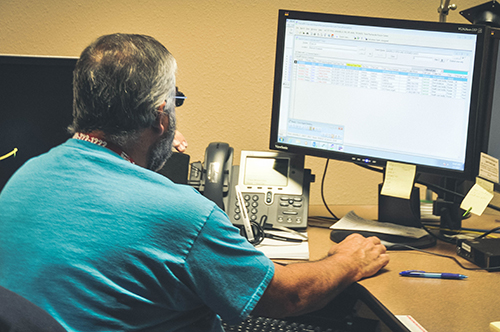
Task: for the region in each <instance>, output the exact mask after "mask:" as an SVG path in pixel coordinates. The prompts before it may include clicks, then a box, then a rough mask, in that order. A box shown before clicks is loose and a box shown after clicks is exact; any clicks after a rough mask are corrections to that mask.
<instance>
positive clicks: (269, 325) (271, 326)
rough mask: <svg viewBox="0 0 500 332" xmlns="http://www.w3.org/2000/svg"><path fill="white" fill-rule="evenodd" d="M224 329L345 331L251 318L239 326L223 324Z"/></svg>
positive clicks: (303, 331)
mask: <svg viewBox="0 0 500 332" xmlns="http://www.w3.org/2000/svg"><path fill="white" fill-rule="evenodd" d="M222 327H223V328H224V330H225V331H226V332H231V331H238V332H256V331H259V332H309V331H311V332H343V331H344V330H339V329H333V328H331V327H326V326H318V325H317V324H311V323H310V322H309V323H308V322H300V321H298V322H297V321H295V320H285V319H274V318H267V317H252V316H249V317H248V318H247V319H246V320H244V321H243V322H241V323H240V324H238V325H228V324H226V323H224V322H223V324H222Z"/></svg>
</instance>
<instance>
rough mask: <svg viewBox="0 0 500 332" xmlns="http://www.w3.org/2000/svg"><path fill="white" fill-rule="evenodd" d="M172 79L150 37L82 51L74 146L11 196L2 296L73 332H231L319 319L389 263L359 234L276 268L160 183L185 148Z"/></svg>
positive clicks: (32, 166) (223, 220)
mask: <svg viewBox="0 0 500 332" xmlns="http://www.w3.org/2000/svg"><path fill="white" fill-rule="evenodd" d="M175 71H176V62H175V60H174V58H173V56H172V55H171V54H170V53H169V52H168V51H167V49H166V48H165V47H164V46H163V45H161V44H160V43H159V42H158V41H156V40H155V39H154V38H151V37H148V36H143V35H129V34H112V35H106V36H102V37H100V38H98V39H97V40H96V41H95V42H93V43H92V44H91V45H90V46H88V47H87V48H86V49H85V50H84V51H83V53H82V54H81V57H80V59H79V60H78V63H77V65H76V68H75V71H74V83H73V84H74V109H73V118H74V120H73V123H72V125H71V126H70V130H71V131H72V132H73V133H74V136H73V138H72V139H69V140H68V141H67V142H65V143H63V144H62V145H60V146H58V147H56V148H54V149H52V150H51V151H49V152H48V153H46V154H44V155H41V156H39V157H35V158H33V159H32V160H30V161H28V162H27V163H26V164H25V165H24V166H23V167H22V168H21V169H20V170H19V171H18V172H16V174H15V175H14V176H13V177H12V178H11V179H10V180H9V182H8V183H7V185H6V186H5V187H4V189H3V191H2V193H1V194H0V215H1V216H2V221H1V223H0V285H2V286H4V287H5V288H8V289H10V290H11V291H14V292H16V293H17V294H19V295H22V296H24V297H25V298H27V299H29V300H30V301H31V302H33V303H35V304H37V305H38V306H40V307H42V308H43V309H45V310H46V311H47V312H49V313H50V314H51V315H52V316H53V317H54V318H55V319H56V320H57V321H59V322H60V323H61V325H63V326H64V327H65V328H66V329H67V330H68V331H195V332H196V331H222V326H221V322H220V317H221V318H222V319H224V320H225V321H227V322H228V323H237V322H239V321H241V320H243V319H244V318H245V317H246V316H248V315H249V314H251V313H252V314H255V315H264V314H265V315H267V316H271V317H284V316H289V315H298V314H301V313H305V312H309V311H312V310H315V309H318V308H320V307H322V306H324V305H325V304H326V303H328V301H330V300H331V299H333V298H334V297H335V296H336V295H337V294H338V293H340V292H341V291H342V290H343V289H345V288H346V287H347V286H348V285H349V284H351V283H352V282H355V281H357V280H359V279H361V278H363V277H368V276H371V275H373V274H375V273H376V272H377V271H379V269H380V268H382V267H383V266H385V265H386V264H387V263H388V261H389V258H388V255H387V254H386V253H385V247H384V246H383V245H381V243H380V241H379V240H378V239H377V238H364V237H362V236H360V235H354V236H351V237H348V238H347V239H346V240H344V241H343V242H342V243H340V244H338V245H333V246H332V248H331V249H330V252H329V253H328V257H326V258H325V259H323V260H321V261H318V262H310V263H299V264H292V265H289V266H280V265H276V264H274V263H273V262H272V261H270V260H269V259H268V258H267V257H265V256H264V255H263V254H262V253H261V252H259V251H258V250H256V249H255V248H254V247H253V246H252V245H251V244H249V243H248V241H246V239H245V238H243V237H242V236H240V234H239V230H238V229H237V228H236V227H234V226H233V225H231V223H230V221H229V219H228V218H227V216H226V215H225V213H224V212H223V211H222V210H220V209H219V208H218V207H217V206H216V205H215V204H214V203H213V202H211V201H209V200H208V199H206V198H205V197H203V196H201V195H200V194H199V193H197V192H196V191H195V189H193V188H192V187H189V186H184V185H177V184H174V183H173V182H172V181H170V180H169V179H167V178H166V177H164V176H162V175H160V174H158V173H156V172H154V171H156V170H158V169H160V168H161V167H162V166H163V165H164V163H165V161H166V160H167V159H168V157H169V155H170V153H171V152H172V146H174V147H178V149H180V150H184V148H185V142H184V141H183V140H182V138H181V139H180V142H177V143H174V137H175V135H176V130H175V106H176V105H177V106H180V104H181V102H179V101H177V103H176V97H177V94H178V90H177V88H176V86H175ZM180 137H181V136H180Z"/></svg>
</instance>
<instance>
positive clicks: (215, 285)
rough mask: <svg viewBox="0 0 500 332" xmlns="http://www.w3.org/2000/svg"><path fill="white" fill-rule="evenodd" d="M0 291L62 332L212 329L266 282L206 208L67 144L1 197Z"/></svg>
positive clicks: (234, 234)
mask: <svg viewBox="0 0 500 332" xmlns="http://www.w3.org/2000/svg"><path fill="white" fill-rule="evenodd" d="M0 218H1V221H0V285H2V286H4V287H6V288H8V289H10V290H12V291H14V292H16V293H18V294H20V295H22V296H24V297H26V298H27V299H29V300H31V301H32V302H34V303H35V304H37V305H39V306H40V307H42V308H43V309H45V310H46V311H48V312H49V313H50V314H51V315H52V316H53V317H54V318H56V319H57V320H58V321H59V322H60V323H61V324H62V325H63V326H64V327H65V328H66V329H68V330H69V331H86V332H88V331H139V330H140V331H221V330H222V329H221V326H220V320H219V316H220V317H222V318H223V319H224V320H226V321H227V322H229V323H235V322H237V321H239V320H241V319H243V318H244V317H246V316H247V315H248V314H249V313H250V312H251V311H252V310H253V308H254V307H255V305H256V303H257V302H258V300H259V299H260V297H261V296H262V294H263V292H264V291H265V289H266V287H267V285H268V284H269V282H270V280H271V279H272V276H273V274H274V266H273V263H272V262H271V261H270V260H269V259H268V258H266V257H265V256H264V255H263V254H262V253H261V252H259V251H258V250H256V249H255V248H253V246H252V245H250V244H249V243H248V242H247V241H246V240H245V239H244V238H243V237H241V236H240V235H239V232H238V229H237V228H235V227H234V226H233V225H231V223H230V221H229V220H228V218H227V216H226V215H225V214H224V212H223V211H221V210H220V209H219V208H218V207H217V206H216V205H215V204H214V203H212V202H211V201H209V200H207V199H206V198H204V197H203V196H202V195H200V194H199V193H198V192H197V191H196V190H195V189H193V188H192V187H189V186H184V185H178V184H174V183H173V182H171V181H170V180H169V179H167V178H166V177H164V176H162V175H160V174H157V173H155V172H152V171H149V170H147V169H144V168H142V167H140V166H137V165H133V164H131V163H129V162H128V161H125V160H123V159H122V158H120V157H119V156H118V155H117V154H115V153H114V152H112V151H110V150H108V149H106V148H103V147H101V146H98V145H94V144H92V143H89V142H84V141H80V140H76V139H70V140H68V141H67V142H66V143H64V144H62V145H60V146H58V147H56V148H54V149H52V150H51V151H49V152H48V153H46V154H44V155H41V156H39V157H36V158H33V159H32V160H30V161H28V162H27V163H26V164H25V165H24V166H23V167H21V168H20V169H19V170H18V171H17V172H16V174H15V175H14V176H13V177H12V178H11V179H10V180H9V182H8V183H7V185H6V186H5V187H4V189H3V191H2V193H1V194H0Z"/></svg>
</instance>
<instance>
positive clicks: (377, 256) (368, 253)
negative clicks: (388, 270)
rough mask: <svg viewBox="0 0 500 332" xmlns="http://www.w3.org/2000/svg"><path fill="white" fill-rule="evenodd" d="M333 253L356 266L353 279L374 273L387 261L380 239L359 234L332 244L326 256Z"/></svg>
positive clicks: (387, 256) (356, 279) (387, 257)
mask: <svg viewBox="0 0 500 332" xmlns="http://www.w3.org/2000/svg"><path fill="white" fill-rule="evenodd" d="M334 255H338V256H337V257H339V258H341V257H343V258H344V259H346V260H348V261H349V262H350V264H352V265H356V266H357V269H355V271H357V272H356V275H355V276H354V279H355V281H358V280H360V279H362V278H366V277H370V276H372V275H374V274H375V273H377V272H378V271H379V270H380V269H381V268H383V267H384V266H386V265H387V263H389V255H388V254H386V248H385V246H384V245H383V244H382V243H381V242H380V239H378V238H377V237H368V238H365V237H363V236H361V235H359V234H351V235H349V236H348V237H346V238H345V239H344V241H342V242H340V243H339V244H334V245H333V246H332V247H331V248H330V250H329V251H328V256H334Z"/></svg>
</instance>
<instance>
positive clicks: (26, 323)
mask: <svg viewBox="0 0 500 332" xmlns="http://www.w3.org/2000/svg"><path fill="white" fill-rule="evenodd" d="M0 331H1V332H66V330H65V329H64V328H63V327H62V326H61V325H60V324H59V323H58V322H57V321H56V320H55V319H54V318H53V317H52V316H50V315H49V314H48V313H47V312H46V311H44V310H43V309H42V308H40V307H38V306H37V305H35V304H34V303H32V302H30V301H28V300H27V299H25V298H24V297H22V296H20V295H18V294H16V293H14V292H12V291H10V290H8V289H6V288H4V287H2V286H0Z"/></svg>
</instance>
